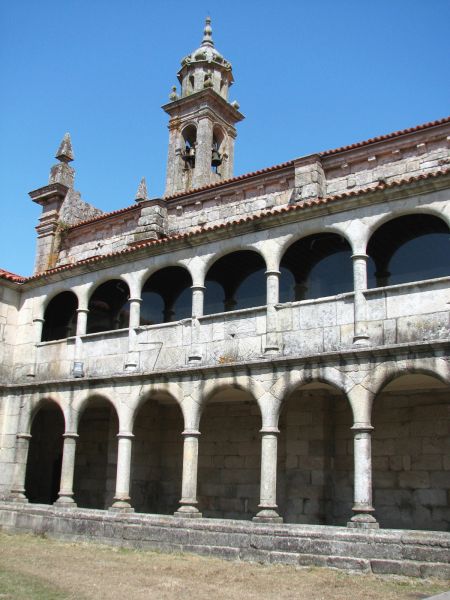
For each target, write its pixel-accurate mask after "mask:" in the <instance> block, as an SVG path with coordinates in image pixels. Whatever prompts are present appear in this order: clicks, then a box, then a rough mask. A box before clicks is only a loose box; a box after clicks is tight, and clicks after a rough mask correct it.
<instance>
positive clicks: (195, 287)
mask: <svg viewBox="0 0 450 600" xmlns="http://www.w3.org/2000/svg"><path fill="white" fill-rule="evenodd" d="M191 290H192V291H193V292H204V291H205V290H206V286H205V285H191Z"/></svg>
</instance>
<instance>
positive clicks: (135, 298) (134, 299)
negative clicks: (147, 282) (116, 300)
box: [128, 296, 142, 304]
mask: <svg viewBox="0 0 450 600" xmlns="http://www.w3.org/2000/svg"><path fill="white" fill-rule="evenodd" d="M128 302H137V303H138V304H141V303H142V298H138V297H137V296H136V297H134V298H128Z"/></svg>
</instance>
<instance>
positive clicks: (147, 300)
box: [140, 265, 192, 325]
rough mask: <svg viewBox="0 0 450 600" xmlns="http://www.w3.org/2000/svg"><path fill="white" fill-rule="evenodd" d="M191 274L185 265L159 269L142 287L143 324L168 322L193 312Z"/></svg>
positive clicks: (183, 317) (187, 316) (186, 316)
mask: <svg viewBox="0 0 450 600" xmlns="http://www.w3.org/2000/svg"><path fill="white" fill-rule="evenodd" d="M191 287H192V275H191V273H190V271H189V269H188V268H187V267H186V266H185V265H176V266H175V265H173V266H165V267H162V268H160V269H156V270H154V271H153V273H152V274H151V275H150V276H149V277H148V278H147V279H146V280H145V282H144V284H143V286H142V291H141V298H142V304H141V311H140V314H141V325H153V324H156V323H168V322H171V321H179V320H181V319H186V318H190V317H191V316H192V290H191Z"/></svg>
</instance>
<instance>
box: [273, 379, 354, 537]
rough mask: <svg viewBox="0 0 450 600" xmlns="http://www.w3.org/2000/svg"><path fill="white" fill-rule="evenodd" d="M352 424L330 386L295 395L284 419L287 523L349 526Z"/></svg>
mask: <svg viewBox="0 0 450 600" xmlns="http://www.w3.org/2000/svg"><path fill="white" fill-rule="evenodd" d="M352 424H353V419H352V413H351V409H350V406H349V403H348V401H347V399H346V397H345V396H344V394H343V393H342V392H340V391H339V390H337V389H336V388H334V387H332V386H331V385H328V384H325V383H322V382H314V383H310V384H308V385H305V386H302V387H301V388H299V389H297V390H295V391H294V392H293V393H292V394H291V395H290V396H289V398H288V399H287V400H286V401H285V403H284V405H283V408H282V413H281V415H280V425H279V428H280V439H279V447H278V456H279V460H278V490H279V492H278V504H279V508H280V514H281V516H282V517H283V518H284V520H285V522H287V523H308V524H320V525H345V524H346V523H347V521H348V518H349V516H350V515H351V508H352V503H353V470H354V467H353V438H352V433H351V429H350V428H351V426H352Z"/></svg>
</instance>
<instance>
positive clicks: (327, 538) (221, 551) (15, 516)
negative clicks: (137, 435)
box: [0, 501, 450, 578]
mask: <svg viewBox="0 0 450 600" xmlns="http://www.w3.org/2000/svg"><path fill="white" fill-rule="evenodd" d="M0 529H3V530H4V531H10V532H14V531H17V532H18V531H26V532H30V533H35V534H39V535H42V534H45V535H48V536H50V537H55V538H61V539H66V540H80V541H87V540H92V541H96V542H99V543H104V544H110V545H115V546H124V547H130V548H138V549H153V550H160V551H164V552H193V553H196V554H201V555H204V556H216V557H219V558H225V559H232V560H248V561H257V562H262V563H277V564H290V565H296V566H311V565H313V566H324V567H332V568H337V569H345V570H352V571H359V572H366V573H368V572H372V573H379V574H394V575H407V576H412V577H437V578H449V577H450V564H449V563H450V533H447V532H433V531H406V530H393V529H391V530H390V529H385V530H374V531H372V530H369V531H362V530H354V529H347V528H345V527H333V526H324V525H293V524H273V525H268V524H262V523H253V522H252V521H233V520H221V519H185V518H182V517H178V516H177V517H175V516H169V515H167V516H166V515H149V514H137V513H127V514H122V513H111V512H108V511H103V510H92V509H80V508H73V509H67V508H59V507H56V506H46V505H38V504H34V505H33V504H25V505H17V504H15V503H11V502H4V501H0Z"/></svg>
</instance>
